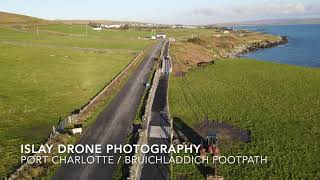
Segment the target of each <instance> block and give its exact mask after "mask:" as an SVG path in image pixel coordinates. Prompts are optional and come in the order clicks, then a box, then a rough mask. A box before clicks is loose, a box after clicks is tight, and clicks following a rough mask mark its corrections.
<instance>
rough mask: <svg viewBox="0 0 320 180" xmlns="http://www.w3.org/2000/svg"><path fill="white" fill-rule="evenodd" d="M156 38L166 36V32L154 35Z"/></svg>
mask: <svg viewBox="0 0 320 180" xmlns="http://www.w3.org/2000/svg"><path fill="white" fill-rule="evenodd" d="M156 37H157V38H158V39H161V38H163V39H164V38H166V33H158V34H157V36H156Z"/></svg>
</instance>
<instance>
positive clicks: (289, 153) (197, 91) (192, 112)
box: [169, 59, 320, 179]
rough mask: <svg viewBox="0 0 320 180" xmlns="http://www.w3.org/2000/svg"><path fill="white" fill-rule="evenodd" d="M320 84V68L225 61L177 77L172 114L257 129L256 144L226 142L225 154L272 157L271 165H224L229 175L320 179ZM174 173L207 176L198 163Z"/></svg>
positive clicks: (186, 119) (171, 97)
mask: <svg viewBox="0 0 320 180" xmlns="http://www.w3.org/2000/svg"><path fill="white" fill-rule="evenodd" d="M319 82H320V69H319V68H305V67H297V66H290V65H281V64H273V63H268V62H260V61H256V60H248V59H240V60H239V59H237V60H234V59H228V60H220V61H216V62H215V64H214V65H209V66H206V67H202V68H196V69H193V70H190V71H189V72H188V73H187V74H186V75H185V76H182V77H174V76H172V77H171V79H170V95H169V101H170V111H171V116H172V117H174V118H179V119H181V120H182V121H183V122H185V123H186V124H187V125H188V126H190V127H193V126H194V125H196V124H197V123H199V122H201V121H203V120H204V118H205V116H206V115H208V117H209V119H212V120H215V121H218V122H224V123H228V124H230V125H233V126H235V127H237V128H241V129H245V130H250V131H251V139H252V142H250V143H244V142H236V143H232V144H221V145H220V147H221V154H222V155H226V156H228V155H261V156H268V164H264V165H261V164H254V165H252V164H245V165H236V164H235V165H220V166H219V169H218V172H219V175H223V176H224V177H225V178H227V179H319V178H320V172H319V169H320V156H319V154H320V149H319V147H320V140H319V139H320V128H319V127H320V121H319V119H320V111H319V107H320V83H319ZM207 112H208V113H207ZM173 172H174V173H173V177H176V176H177V175H182V176H185V175H186V176H187V177H188V179H201V177H203V179H205V178H204V176H203V175H202V174H201V173H200V172H199V170H198V169H197V167H196V166H193V165H175V166H174V170H173Z"/></svg>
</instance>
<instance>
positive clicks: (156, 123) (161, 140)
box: [140, 41, 170, 180]
mask: <svg viewBox="0 0 320 180" xmlns="http://www.w3.org/2000/svg"><path fill="white" fill-rule="evenodd" d="M168 48H169V42H168V41H167V42H166V44H165V46H164V51H163V57H164V58H163V63H162V64H163V66H164V67H162V68H163V69H164V71H163V73H162V74H161V77H160V81H159V85H158V87H157V89H156V94H155V98H154V101H153V105H152V112H151V120H150V124H149V132H148V144H149V145H150V146H151V145H153V144H165V145H167V146H169V145H170V121H169V117H168V109H167V91H168V83H169V82H168V80H169V79H168V78H169V74H170V60H169V58H167V57H168ZM146 156H156V157H157V158H165V159H167V160H168V159H169V155H168V154H160V153H157V154H153V153H152V152H150V153H148V154H146ZM140 179H141V180H155V179H157V180H166V179H169V165H166V164H163V163H157V164H144V166H143V168H142V171H141V176H140Z"/></svg>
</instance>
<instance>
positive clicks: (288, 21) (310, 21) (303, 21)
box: [218, 18, 320, 26]
mask: <svg viewBox="0 0 320 180" xmlns="http://www.w3.org/2000/svg"><path fill="white" fill-rule="evenodd" d="M282 24H283V25H285V24H320V18H295V19H263V20H257V21H245V22H230V23H221V24H218V25H220V26H237V25H282Z"/></svg>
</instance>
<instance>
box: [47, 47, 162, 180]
mask: <svg viewBox="0 0 320 180" xmlns="http://www.w3.org/2000/svg"><path fill="white" fill-rule="evenodd" d="M161 45H162V43H160V42H159V43H158V44H157V45H155V47H154V49H153V51H152V52H150V54H149V56H147V57H146V58H145V59H144V60H143V61H142V62H141V64H140V65H139V66H138V68H137V69H136V71H135V72H134V73H133V74H132V76H131V77H130V78H129V80H128V81H127V82H126V84H125V85H124V87H123V88H122V89H121V90H120V92H119V93H118V95H117V96H116V97H115V98H114V99H113V100H112V101H111V103H110V104H109V105H108V106H107V107H106V108H105V109H104V110H103V112H102V113H101V114H100V115H99V116H98V118H97V120H96V122H95V123H94V124H93V125H92V126H91V127H90V128H89V129H88V131H86V133H85V134H84V135H83V137H82V138H81V140H80V142H79V144H83V145H85V144H101V145H102V147H105V146H106V145H107V144H123V143H124V141H125V139H126V137H127V135H128V133H129V131H130V129H131V126H132V121H133V120H134V118H135V116H136V112H137V109H138V106H139V104H140V100H141V98H142V96H143V94H144V91H145V88H146V87H145V86H144V83H145V82H147V79H148V76H149V74H150V72H151V68H152V67H153V65H154V57H157V55H158V53H159V51H160V50H161ZM102 152H104V153H103V154H99V155H105V156H114V159H115V162H116V161H117V159H118V158H119V154H110V153H109V154H107V153H106V151H105V149H103V150H102ZM75 155H79V156H83V157H84V158H86V157H88V156H93V155H94V154H73V155H71V156H75ZM115 168H116V163H115V164H103V163H100V164H98V163H95V164H62V165H61V167H60V168H59V169H58V171H57V172H56V174H55V175H54V177H53V179H55V180H91V179H94V180H100V179H104V180H108V179H112V175H113V173H114V170H115Z"/></svg>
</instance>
